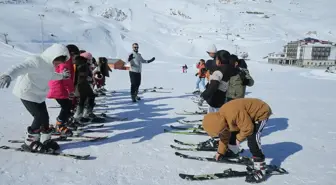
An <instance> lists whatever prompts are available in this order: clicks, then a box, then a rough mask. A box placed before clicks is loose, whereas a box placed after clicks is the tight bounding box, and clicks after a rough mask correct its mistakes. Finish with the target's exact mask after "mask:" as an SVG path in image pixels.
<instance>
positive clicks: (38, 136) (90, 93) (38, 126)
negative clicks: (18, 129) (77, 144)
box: [0, 44, 112, 152]
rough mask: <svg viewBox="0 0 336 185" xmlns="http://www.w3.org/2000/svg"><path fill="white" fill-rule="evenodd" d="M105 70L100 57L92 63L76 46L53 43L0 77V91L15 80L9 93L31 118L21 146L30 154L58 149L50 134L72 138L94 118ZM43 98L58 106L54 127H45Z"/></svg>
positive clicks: (106, 65)
mask: <svg viewBox="0 0 336 185" xmlns="http://www.w3.org/2000/svg"><path fill="white" fill-rule="evenodd" d="M109 71H112V70H111V69H110V68H109V67H108V64H107V59H106V58H104V57H99V59H98V61H96V60H95V58H94V57H93V56H92V54H91V53H90V52H87V51H85V50H79V48H78V47H77V46H76V45H73V44H70V45H67V46H65V45H62V44H53V45H52V46H50V47H49V48H47V49H46V50H45V51H44V52H43V53H41V54H40V55H35V56H29V57H27V58H26V60H25V61H24V62H23V63H21V64H18V65H15V66H13V67H12V68H11V69H9V70H8V71H7V72H5V73H4V74H2V75H1V76H0V88H4V87H7V88H8V87H9V85H10V83H11V81H13V80H15V79H16V84H15V86H14V88H13V94H14V95H15V96H17V97H18V98H20V100H21V102H22V103H23V105H24V106H25V108H26V109H27V110H28V112H29V113H30V114H31V115H32V116H33V118H34V119H33V122H32V124H31V125H30V126H29V127H28V128H27V132H26V137H25V144H24V145H22V147H23V148H25V149H27V150H29V151H34V152H47V151H55V150H58V149H59V145H58V144H57V142H55V141H54V140H52V139H51V136H52V134H55V133H57V134H59V135H61V136H64V137H67V136H72V135H73V131H74V130H76V129H77V127H79V126H83V124H84V123H85V122H88V121H90V120H92V119H94V118H96V117H97V116H96V115H95V114H94V113H93V108H94V106H95V97H97V96H98V95H102V94H105V93H104V91H106V89H105V88H104V85H105V77H108V76H109ZM46 98H49V99H55V100H56V101H57V102H58V104H59V105H60V106H61V110H60V112H59V115H58V116H57V118H56V124H55V126H53V125H49V114H48V110H47V106H46V103H45V100H46Z"/></svg>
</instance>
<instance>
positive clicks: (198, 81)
mask: <svg viewBox="0 0 336 185" xmlns="http://www.w3.org/2000/svg"><path fill="white" fill-rule="evenodd" d="M200 82H201V78H197V80H196V91H199V84H200Z"/></svg>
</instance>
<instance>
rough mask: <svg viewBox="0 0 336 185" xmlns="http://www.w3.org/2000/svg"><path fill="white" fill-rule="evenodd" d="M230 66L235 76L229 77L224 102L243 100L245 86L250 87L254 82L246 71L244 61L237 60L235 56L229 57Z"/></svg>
mask: <svg viewBox="0 0 336 185" xmlns="http://www.w3.org/2000/svg"><path fill="white" fill-rule="evenodd" d="M230 65H232V66H233V67H234V68H235V70H236V71H237V72H236V73H235V75H233V76H231V78H230V80H229V86H228V89H227V92H226V102H228V101H231V100H233V99H237V98H244V97H245V92H246V86H249V87H251V86H253V84H254V80H253V78H252V77H251V75H250V73H249V71H248V69H247V66H246V63H245V60H243V59H241V60H238V57H237V56H236V55H231V56H230ZM245 66H246V67H245Z"/></svg>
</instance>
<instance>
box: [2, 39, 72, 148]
mask: <svg viewBox="0 0 336 185" xmlns="http://www.w3.org/2000/svg"><path fill="white" fill-rule="evenodd" d="M69 59H70V54H69V51H68V49H67V48H66V47H65V46H64V45H61V44H53V45H52V46H51V47H49V48H47V49H46V50H45V51H44V52H43V53H42V54H41V55H36V56H29V57H28V58H27V59H26V60H25V62H23V63H21V64H18V65H16V66H13V67H12V68H11V69H10V70H8V71H7V72H6V73H4V74H3V75H1V76H0V88H4V87H6V88H8V87H9V85H10V82H11V81H12V80H14V79H16V78H17V80H16V84H15V85H14V88H13V94H14V95H15V96H17V97H18V98H20V99H21V101H22V103H23V105H24V106H25V107H26V109H27V110H28V112H29V113H30V114H31V115H32V116H33V117H34V120H33V123H32V124H31V126H29V127H28V128H27V133H26V139H25V144H24V145H22V147H23V148H24V149H27V150H30V151H34V152H47V151H50V150H58V149H59V145H58V144H57V143H56V142H55V141H52V140H51V133H52V129H51V128H50V127H49V115H48V110H47V106H46V103H45V99H46V96H47V94H48V90H49V86H48V82H49V80H62V79H68V78H69V77H70V73H69V72H68V71H63V72H62V73H55V69H54V67H55V66H57V65H59V64H60V63H64V62H65V61H67V60H69Z"/></svg>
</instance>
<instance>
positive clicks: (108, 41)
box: [0, 0, 336, 185]
mask: <svg viewBox="0 0 336 185" xmlns="http://www.w3.org/2000/svg"><path fill="white" fill-rule="evenodd" d="M335 5H336V1H333V0H309V1H307V0H288V1H283V0H219V1H213V0H205V1H196V0H165V1H154V0H144V1H143V0H133V1H130V0H128V1H126V0H101V1H89V0H76V1H71V0H57V1H56V0H46V1H42V0H0V15H1V16H0V25H1V27H0V40H1V42H2V43H0V58H1V59H2V61H1V64H2V70H1V72H3V71H5V70H6V69H7V68H8V67H10V66H11V65H12V64H15V63H18V62H21V61H22V59H24V57H26V56H27V55H30V54H34V53H39V52H40V51H41V50H42V37H43V41H44V42H43V43H44V48H46V47H48V46H50V45H51V44H52V43H55V42H57V43H63V44H68V43H73V44H76V45H78V46H79V47H81V48H83V49H85V50H88V51H91V52H92V53H93V55H94V56H95V57H96V56H107V57H116V58H122V59H123V60H126V59H127V58H126V57H127V54H128V53H129V52H130V51H131V44H132V43H133V42H137V43H139V45H140V53H141V54H142V55H143V57H144V58H146V59H149V58H151V57H152V56H155V57H156V61H154V62H153V63H152V64H149V65H145V66H144V72H143V74H142V75H143V76H142V86H141V88H149V87H153V86H156V87H161V86H163V87H165V88H168V89H170V88H173V90H165V93H151V92H148V93H144V94H143V95H142V97H143V100H142V101H141V102H140V103H139V104H133V103H131V101H130V95H129V86H130V84H129V83H130V82H129V76H128V73H127V72H126V71H113V73H112V74H111V75H112V76H111V77H110V78H109V79H108V81H107V88H108V89H110V90H115V91H116V94H114V95H112V96H111V97H106V99H105V101H106V103H105V105H107V106H108V107H97V109H100V110H107V111H108V112H107V114H108V115H111V116H119V117H127V118H128V120H127V121H116V122H111V123H108V124H105V127H104V128H101V129H99V130H101V131H104V132H99V133H92V134H87V135H94V136H96V135H101V136H105V135H107V136H109V138H108V139H106V140H102V141H99V142H64V143H63V142H62V143H60V144H61V148H62V151H63V152H67V153H74V154H83V155H84V154H90V155H91V156H93V158H92V160H87V161H79V160H73V159H67V158H62V157H52V156H42V155H34V154H28V153H19V152H11V151H3V150H1V151H0V184H1V185H2V184H4V185H5V184H11V185H20V184H59V185H62V184H66V185H72V184H94V185H95V184H97V185H98V184H104V185H105V184H120V185H131V184H132V185H133V184H148V185H152V184H160V185H173V184H174V185H179V184H183V185H186V184H224V183H225V184H227V183H229V184H239V185H240V184H246V183H245V181H244V178H234V179H224V180H212V181H204V182H189V181H186V180H183V179H180V178H179V177H178V173H191V174H202V173H215V172H221V171H223V170H224V169H227V168H232V169H235V170H244V169H245V167H243V166H238V165H227V164H216V163H210V162H204V161H194V160H188V159H182V158H179V157H177V156H175V155H174V152H175V150H174V149H172V148H170V146H169V145H170V144H173V140H174V139H178V140H182V141H186V142H193V143H197V142H199V141H204V140H206V139H208V137H206V136H186V135H175V134H170V133H163V129H169V125H179V123H177V122H176V121H177V120H178V119H188V120H193V119H202V117H201V116H181V115H176V113H175V112H181V111H183V110H190V111H194V110H197V109H198V108H197V106H196V104H195V103H193V101H192V100H191V96H190V95H188V94H186V93H188V92H191V91H193V90H194V88H195V82H196V79H195V76H194V74H195V73H194V69H189V71H188V73H186V74H185V73H182V72H181V71H182V70H181V66H182V65H184V64H187V65H188V66H190V65H194V64H195V63H196V62H198V60H199V59H200V58H204V59H208V56H207V54H206V52H205V50H206V48H207V47H208V45H209V44H216V46H217V48H218V49H226V50H228V51H230V52H231V53H236V50H237V53H238V54H240V53H243V52H248V54H249V58H250V59H251V60H249V61H248V66H249V70H250V72H251V75H252V76H253V78H254V80H255V85H254V86H253V87H251V88H248V90H247V91H248V93H249V94H248V95H247V96H248V97H256V98H261V99H263V100H265V101H266V102H267V103H269V104H270V106H271V107H272V110H273V111H274V115H272V117H271V119H270V120H269V122H268V125H267V126H266V128H265V129H264V131H263V136H262V144H263V151H264V152H265V155H266V157H267V162H268V163H272V164H277V165H281V166H282V167H283V168H285V169H287V170H288V171H289V173H290V174H288V175H281V176H272V177H270V178H269V179H268V180H267V181H266V182H265V183H263V184H272V185H282V184H293V185H301V184H319V185H320V184H325V185H329V184H330V185H331V184H334V177H335V174H336V166H335V162H336V160H335V156H334V154H335V152H336V146H335V144H334V143H335V140H336V135H335V134H336V126H335V124H333V122H332V120H333V119H334V114H335V108H336V107H335V105H336V100H335V93H336V88H335V80H336V75H335V74H329V73H324V72H323V71H321V70H309V69H301V68H295V67H284V66H276V65H268V64H264V63H262V61H263V60H264V59H262V58H263V57H264V56H266V55H267V54H268V53H271V52H277V51H281V50H282V46H283V45H284V44H285V43H287V42H288V41H291V40H297V39H302V38H304V37H314V38H318V39H322V40H330V41H335V40H336V33H335V30H336V29H335V28H336V27H335V24H334V20H333V19H334V18H335V16H336V14H335V13H334V10H333V9H334V7H335ZM39 15H40V16H39ZM42 15H43V16H42ZM41 18H42V24H41ZM41 25H42V26H41ZM41 29H43V36H42V35H41ZM4 33H7V34H8V35H7V36H6V38H7V39H8V43H9V45H6V44H4V42H5V37H4V35H3V34H4ZM12 46H14V47H12ZM271 69H272V71H271ZM12 86H13V85H11V87H10V88H9V89H4V90H1V92H0V94H1V95H0V102H1V105H0V120H1V126H0V145H9V143H8V142H7V140H9V139H22V137H23V136H24V132H25V130H26V127H27V126H28V125H29V124H30V123H31V120H32V117H31V116H30V115H29V113H28V112H27V111H26V110H25V108H24V107H23V106H22V104H21V102H20V101H19V100H18V99H17V98H16V97H15V96H14V95H13V94H12V93H11V90H12ZM47 103H48V106H54V105H56V104H57V103H56V102H55V101H54V100H48V101H47ZM98 104H101V103H98ZM48 111H50V113H49V114H50V122H51V123H54V121H55V118H56V116H57V115H58V111H59V110H58V109H52V108H49V109H48ZM15 146H16V145H15ZM17 146H19V145H17ZM242 146H243V147H244V148H245V149H246V150H247V144H246V142H245V143H243V144H242ZM184 153H187V154H192V155H197V156H208V157H212V156H213V155H214V154H215V153H214V152H184ZM244 154H246V155H249V152H248V151H246V152H245V153H244Z"/></svg>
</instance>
